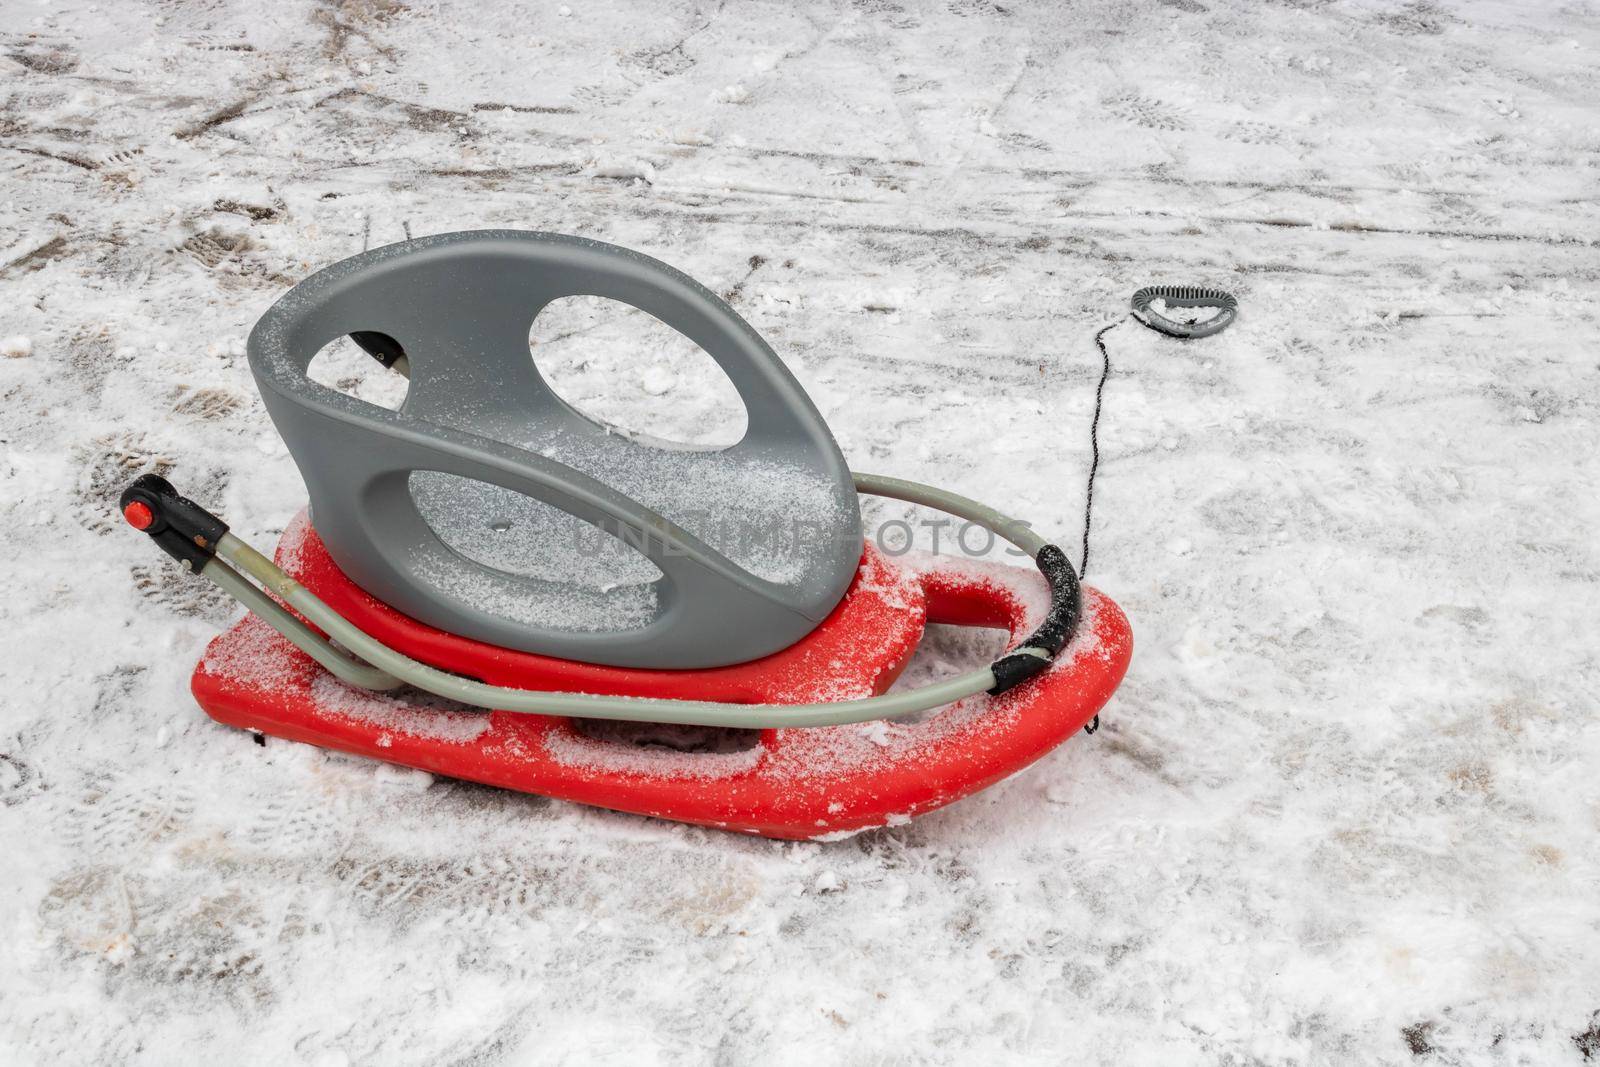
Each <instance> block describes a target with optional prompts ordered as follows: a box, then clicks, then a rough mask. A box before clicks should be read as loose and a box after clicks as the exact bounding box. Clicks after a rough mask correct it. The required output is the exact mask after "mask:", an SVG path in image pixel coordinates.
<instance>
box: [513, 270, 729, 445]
mask: <svg viewBox="0 0 1600 1067" xmlns="http://www.w3.org/2000/svg"><path fill="white" fill-rule="evenodd" d="M528 347H529V350H530V352H531V353H532V356H533V362H534V366H535V367H536V368H537V369H538V371H539V374H540V376H541V377H543V378H544V380H545V382H546V383H547V384H548V385H549V386H550V388H551V389H552V390H553V391H554V392H555V394H556V395H557V396H559V397H560V398H561V399H562V400H564V401H565V402H566V403H567V404H568V405H570V406H571V407H573V408H575V409H576V410H577V411H579V412H580V413H582V414H583V415H584V416H585V417H586V418H588V419H590V420H591V421H593V422H596V423H599V424H600V425H602V426H605V427H607V428H608V429H611V430H613V431H615V432H617V433H620V434H622V435H623V436H625V437H628V438H630V439H631V440H635V441H638V442H639V443H640V444H645V445H654V446H656V447H667V448H692V449H720V448H727V447H728V446H730V445H735V444H738V443H739V441H740V440H741V439H742V438H743V437H744V434H745V430H746V429H747V428H748V426H749V416H748V414H747V412H746V411H745V407H744V402H743V401H742V400H741V399H740V398H739V392H738V390H737V389H735V388H734V386H733V382H731V381H729V380H728V376H727V374H726V373H724V372H723V370H722V368H721V367H720V366H718V365H717V361H716V360H714V359H712V358H711V356H710V355H708V354H707V353H706V352H705V351H704V350H703V349H702V348H700V346H699V345H697V344H695V343H694V342H693V341H691V340H689V338H687V337H685V336H684V335H683V334H681V333H679V332H678V331H677V330H674V329H673V328H672V327H671V326H668V325H667V324H666V323H664V322H662V321H661V320H660V319H658V318H656V317H655V316H653V315H651V314H649V313H648V312H644V311H641V310H639V309H638V308H636V307H633V306H632V305H630V304H625V303H622V302H621V301H617V300H609V299H606V298H605V297H598V296H568V297H562V298H560V299H558V300H552V301H551V302H550V303H549V304H547V305H546V306H545V308H544V310H543V311H541V312H539V316H538V318H536V319H534V322H533V328H532V330H531V331H530V332H529V335H528Z"/></svg>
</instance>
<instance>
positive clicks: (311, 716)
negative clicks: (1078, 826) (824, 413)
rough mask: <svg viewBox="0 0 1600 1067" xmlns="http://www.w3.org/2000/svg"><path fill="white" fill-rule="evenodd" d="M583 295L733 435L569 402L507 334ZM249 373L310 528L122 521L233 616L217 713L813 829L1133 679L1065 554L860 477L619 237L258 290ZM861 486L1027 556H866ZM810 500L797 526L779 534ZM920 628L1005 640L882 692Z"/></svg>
mask: <svg viewBox="0 0 1600 1067" xmlns="http://www.w3.org/2000/svg"><path fill="white" fill-rule="evenodd" d="M574 292H578V293H590V294H595V295H600V296H608V297H612V298H614V299H619V300H623V301H625V302H628V303H631V304H634V305H635V306H637V307H640V308H642V309H643V310H645V311H647V312H649V313H651V314H653V315H656V316H657V317H658V318H661V319H664V320H665V321H666V322H668V323H669V324H670V325H673V326H675V327H677V328H678V329H679V330H680V331H681V332H682V333H684V334H686V335H687V336H688V337H690V339H691V340H694V341H695V342H697V343H698V344H700V345H701V347H702V348H704V349H705V350H706V351H707V352H708V353H709V354H710V355H712V356H713V357H714V358H715V359H716V360H717V361H718V363H719V364H720V365H721V366H722V368H723V369H724V370H725V371H726V372H727V374H728V376H729V378H730V380H731V381H732V382H733V384H734V385H735V387H736V388H737V389H738V390H739V393H740V397H741V399H742V400H743V401H744V403H745V405H746V408H747V410H748V412H749V424H750V430H749V432H748V433H747V434H746V436H745V438H744V439H743V440H741V441H740V442H739V443H738V444H736V445H733V446H731V447H729V448H727V449H722V450H720V451H681V450H669V449H663V448H660V447H655V446H652V445H648V444H642V443H639V442H636V441H633V440H631V439H629V438H626V437H623V436H619V435H616V434H614V433H612V432H611V431H610V430H609V429H607V428H604V427H601V426H599V425H597V424H595V423H593V422H591V421H590V420H588V419H587V418H586V417H584V416H582V415H581V414H579V413H577V412H576V411H574V410H573V409H571V408H569V407H567V406H566V405H565V403H564V402H562V401H560V399H559V398H557V397H556V396H555V394H554V393H552V392H551V391H550V390H549V389H548V387H547V386H546V385H545V384H544V382H543V380H542V379H541V378H540V377H539V375H538V373H537V371H536V370H535V369H534V366H533V362H532V360H530V359H529V358H528V354H527V346H526V343H525V338H526V337H527V334H528V325H529V322H530V321H531V318H532V316H533V315H534V314H536V313H537V310H538V309H539V308H542V307H543V306H544V305H545V304H547V303H549V301H551V300H552V299H556V298H558V297H560V296H563V295H568V294H570V293H574ZM377 323H381V324H382V325H383V326H384V332H382V333H377V332H374V331H373V329H372V327H373V325H374V324H377ZM342 335H349V336H351V337H352V338H353V339H354V340H355V341H356V342H357V343H358V344H360V345H361V347H362V348H364V349H366V350H367V351H368V352H369V353H370V354H372V355H373V356H374V358H376V359H377V360H378V361H379V362H380V363H383V364H384V365H385V366H386V367H391V368H392V369H396V370H399V371H401V372H402V373H406V374H408V376H409V377H410V380H411V381H410V391H409V394H408V396H407V399H406V402H405V404H404V405H403V406H402V407H401V409H400V410H399V411H388V410H385V409H380V408H377V407H375V406H373V405H370V404H366V403H364V402H362V401H359V400H356V399H354V398H352V397H349V396H346V395H344V394H341V393H337V392H335V391H333V390H331V389H328V388H326V387H324V386H321V385H319V384H317V383H315V382H313V381H312V380H311V379H310V378H309V377H308V375H307V373H306V371H307V368H308V367H309V364H310V361H311V359H312V357H313V356H314V355H315V354H316V353H317V351H318V350H319V349H321V348H322V347H323V346H324V345H325V344H327V343H328V342H329V341H331V340H333V339H335V338H337V337H339V336H342ZM250 361H251V367H252V370H253V371H254V373H255V375H256V379H257V383H258V385H260V387H261V390H262V395H263V397H264V399H265V400H266V401H267V407H268V410H269V412H270V413H271V414H272V417H273V419H274V421H275V422H276V423H277V425H278V428H279V430H280V432H281V433H282V434H283V436H284V439H285V441H286V442H287V443H288V444H289V447H290V451H291V452H292V453H293V455H294V457H295V459H296V461H297V462H298V463H299V465H300V468H301V472H302V475H303V476H304V477H305V480H306V483H307V487H308V489H309V491H310V496H311V516H313V517H314V521H315V528H313V524H312V521H311V520H308V519H307V517H306V516H304V515H302V516H301V517H300V518H298V519H296V520H295V522H294V523H292V524H291V526H290V527H289V529H288V530H287V531H286V532H285V533H284V535H283V538H282V541H281V542H280V544H279V546H278V551H277V553H276V559H275V561H273V560H268V559H266V558H265V557H263V556H261V555H260V554H258V553H256V552H255V551H254V550H252V549H250V548H249V546H248V545H245V544H244V543H243V542H242V541H240V540H239V539H238V538H236V537H234V536H233V535H232V534H231V533H229V532H228V527H227V525H226V524H225V523H223V522H222V521H221V520H220V519H218V518H217V517H216V516H214V515H212V514H211V513H209V512H207V511H206V510H205V509H204V508H201V507H200V506H199V505H197V504H195V503H193V502H192V501H190V500H187V499H185V498H184V497H181V496H179V495H178V494H177V492H176V491H175V490H173V488H172V487H171V486H170V485H168V484H167V483H166V482H165V481H163V480H162V479H160V478H156V477H153V476H146V477H144V478H141V479H139V480H138V481H136V482H135V483H134V484H133V485H131V486H129V488H128V489H127V491H126V492H125V493H124V494H123V499H122V506H123V514H124V516H125V517H126V518H127V520H128V521H129V523H130V524H132V525H133V526H135V527H136V528H138V529H140V530H143V531H144V532H146V533H147V534H149V535H150V536H151V537H152V538H153V539H154V540H155V541H156V542H157V543H158V544H159V545H160V546H161V547H162V548H163V549H165V550H166V551H167V552H168V553H169V554H170V555H172V556H173V557H174V558H175V559H177V560H178V561H179V562H180V563H181V564H182V565H183V566H185V567H188V568H189V569H191V570H193V571H196V572H197V573H199V574H200V575H202V576H205V577H207V578H209V579H211V580H212V581H214V582H216V583H217V584H218V585H220V586H221V587H222V588H223V589H224V590H226V591H227V592H228V593H230V594H231V595H233V596H234V597H236V598H237V599H239V600H240V601H241V602H242V603H243V604H244V605H245V606H246V607H247V608H249V610H250V612H251V614H249V615H247V616H246V617H245V618H244V619H243V620H242V621H241V622H239V623H238V624H236V625H235V626H234V627H233V628H232V629H230V630H229V631H227V632H226V633H224V634H223V635H221V636H220V637H218V638H217V639H216V640H214V641H213V642H212V644H211V646H210V647H209V648H208V649H207V651H206V653H205V655H204V657H203V658H202V659H201V661H200V664H199V666H198V667H197V668H196V670H195V674H194V678H193V683H192V688H193V691H194V694H195V697H196V699H197V700H198V701H199V703H200V704H201V706H202V707H203V708H204V709H205V710H206V712H207V713H208V714H210V715H211V716H212V717H213V718H215V719H217V720H218V721H220V722H223V723H227V724H229V725H232V726H236V727H240V728H244V729H248V730H253V731H259V732H262V733H267V734H272V735H275V736H279V737H284V738H289V739H292V740H296V741H302V742H307V743H310V744H315V745H320V746H323V747H327V748H330V749H337V750H341V751H345V752H351V753H356V754H359V755H363V756H370V757H373V758H376V759H381V760H386V761H389V762H391V763H396V764H402V765H405V766H409V767H416V768H420V769H422V770H426V771H429V772H432V773H435V774H440V775H445V776H449V777H454V778H460V779H466V780H471V781H476V782H482V783H485V784H489V785H494V786H499V787H503V788H508V789H517V790H523V791H526V792H533V793H539V794H543V795H547V796H552V797H559V798H561V799H565V800H570V801H575V802H578V803H583V804H591V805H595V806H599V807H604V808H611V809H614V810H618V811H626V812H633V813H637V814H641V815H649V816H657V817H661V818H668V819H675V820H679V821H683V822H690V823H697V824H701V825H706V826H714V827H719V828H724V829H729V830H737V831H742V832H747V833H755V834H762V835H765V836H769V837H779V838H802V839H816V838H828V837H832V836H835V835H844V834H849V833H852V832H855V831H859V830H862V829H865V828H868V827H875V826H883V825H894V824H897V823H899V822H902V821H904V820H907V819H909V818H911V817H913V816H916V815H919V814H922V813H924V812H927V811H931V810H933V809H935V808H938V807H941V806H943V805H945V804H948V803H950V802H952V801H954V800H957V799H959V798H961V797H963V796H967V795H969V794H971V793H973V792H975V791H977V790H979V789H982V788H984V787H986V786H988V785H991V784H993V783H994V782H997V781H999V780H1000V779H1002V778H1004V777H1006V776H1008V775H1010V774H1013V773H1015V772H1016V771H1018V770H1020V769H1021V768H1023V767H1025V766H1027V765H1028V764H1029V763H1031V762H1033V761H1034V760H1036V759H1038V758H1039V757H1040V756H1042V755H1044V754H1045V753H1047V752H1048V751H1050V750H1051V749H1052V748H1054V747H1055V746H1056V745H1058V744H1060V743H1061V742H1062V741H1064V740H1065V739H1066V738H1068V737H1070V736H1072V735H1073V734H1074V733H1075V732H1077V731H1078V730H1079V729H1080V728H1082V727H1083V726H1084V725H1085V724H1086V723H1088V722H1089V721H1090V720H1091V719H1092V718H1093V717H1094V716H1095V715H1096V714H1097V713H1098V712H1099V710H1100V708H1101V707H1102V706H1103V705H1104V704H1105V703H1106V701H1107V700H1109V699H1110V697H1111V694H1112V693H1113V691H1114V690H1115V689H1116V686H1117V684H1118V683H1119V682H1120V681H1121V678H1122V676H1123V673H1124V671H1125V670H1126V668H1127V664H1128V659H1129V656H1130V654H1131V649H1132V643H1131V635H1130V632H1129V628H1128V623H1127V620H1126V618H1125V617H1124V616H1123V614H1122V612H1121V611H1120V610H1119V609H1118V608H1117V606H1116V605H1115V604H1113V603H1112V602H1111V601H1110V600H1109V599H1108V598H1107V597H1105V596H1104V595H1102V594H1100V593H1098V592H1096V591H1094V590H1092V589H1084V588H1082V587H1080V585H1079V584H1078V581H1077V576H1076V574H1075V572H1074V571H1073V568H1072V566H1071V565H1070V564H1069V563H1068V562H1067V561H1066V557H1065V555H1064V554H1063V553H1062V552H1061V550H1060V549H1059V548H1056V547H1055V546H1054V545H1051V544H1049V543H1048V542H1046V541H1045V540H1044V539H1042V538H1040V537H1038V536H1037V535H1036V534H1034V533H1033V532H1032V531H1031V530H1029V529H1028V528H1027V527H1026V525H1025V524H1022V523H1019V522H1016V521H1015V520H1012V519H1008V518H1007V517H1005V516H1004V515H1001V514H1000V513H998V512H996V511H994V510H992V509H990V508H987V507H984V506H983V505H980V504H977V503H975V502H974V501H971V500H968V499H966V498H965V497H960V496H957V495H955V494H952V493H949V492H946V491H943V490H938V489H934V488H931V487H928V486H922V485H918V484H916V483H911V482H905V481H901V480H899V479H891V478H882V477H875V476H870V475H862V474H852V473H851V472H850V471H849V470H848V468H847V467H846V466H845V464H844V460H843V457H842V456H841V455H840V454H839V452H838V448H837V445H835V444H834V442H833V439H832V436H831V434H829V433H828V430H827V427H826V425H825V424H824V423H823V422H822V419H821V416H820V415H818V414H817V412H816V411H815V409H814V408H813V407H812V406H811V404H810V401H809V400H808V399H807V398H806V396H805V394H804V393H803V392H802V391H801V390H800V388H799V386H798V384H796V383H795V382H794V380H793V378H792V377H791V376H790V375H789V374H788V372H787V370H786V369H785V368H784V367H783V366H782V364H781V363H779V362H778V360H777V358H776V356H775V355H773V353H772V351H771V349H769V348H768V347H767V346H766V345H765V343H764V342H762V341H761V340H760V338H759V337H758V336H756V335H755V333H754V332H753V331H752V330H750V328H749V327H748V326H747V325H746V324H745V323H744V322H743V321H742V320H741V319H739V318H738V316H737V315H736V314H735V313H734V312H733V311H732V309H731V308H729V307H727V305H726V304H724V303H723V302H722V301H720V300H719V299H718V298H716V297H715V296H714V295H712V294H711V293H709V292H708V291H706V290H704V289H702V288H701V287H699V286H698V285H696V284H695V283H693V282H692V281H690V280H689V279H687V278H686V277H684V276H683V275H681V274H678V273H677V272H675V271H672V270H671V269H670V268H668V267H665V266H664V265H662V264H660V263H657V262H655V261H653V260H648V259H646V258H644V257H642V256H638V255H637V254H635V253H631V252H627V251H625V250H622V249H617V248H613V247H611V246H607V245H600V244H596V243H594V242H588V241H582V240H579V239H576V238H563V237H558V236H555V235H548V234H523V233H512V232H506V231H487V232H482V233H466V234H451V235H445V236H443V237H438V238H424V239H422V240H419V241H413V242H408V243H406V244H404V245H399V246H393V247H390V248H386V249H378V250H376V251H374V252H370V253H365V254H363V255H361V256H358V257H355V258H354V259H352V260H346V261H344V262H343V263H340V264H336V265H335V266H334V267H332V268H329V269H328V270H325V271H323V272H321V273H320V274H317V275H314V276H313V277H312V278H310V279H308V280H307V281H305V282H303V283H301V284H300V285H299V286H297V287H296V288H295V289H294V290H293V291H292V292H291V293H290V294H288V295H287V296H286V297H285V298H284V299H283V300H281V301H280V302H279V303H278V304H277V305H275V306H274V307H273V308H272V309H271V310H270V311H269V312H268V313H267V315H266V316H265V317H263V319H262V321H261V323H259V324H258V325H257V327H256V329H255V331H254V332H253V333H252V335H251V339H250ZM858 492H861V493H868V494H875V495H882V496H889V497H893V498H897V499H901V500H906V501H910V502H913V503H917V504H922V505H927V506H932V507H936V508H940V509H942V510H944V511H947V512H950V513H952V514H955V515H958V516H960V517H962V518H965V519H967V520H969V521H971V522H974V523H978V524H980V525H982V526H985V527H987V528H989V529H990V530H992V531H993V532H995V533H996V534H998V535H999V536H1000V537H1003V538H1004V539H1006V540H1008V541H1010V542H1012V543H1013V544H1015V545H1016V546H1017V547H1019V548H1021V549H1023V550H1024V551H1025V552H1027V553H1028V554H1029V555H1031V556H1033V557H1034V561H1035V563H1036V564H1037V566H1038V571H1037V572H1034V571H1028V570H1023V569H1020V568H1016V567H1010V566H1005V565H999V564H992V563H983V562H975V561H969V560H955V559H950V558H947V557H936V556H932V557H922V556H918V557H914V558H913V557H903V558H891V557H890V556H888V555H887V554H885V553H884V552H882V551H881V550H879V549H877V548H875V547H873V545H872V544H871V543H870V542H866V543H865V547H864V548H863V539H862V534H861V521H860V514H859V510H858V509H857V506H856V494H857V493H858ZM708 502H709V503H710V504H711V505H712V507H711V508H710V509H709V510H710V516H711V520H710V521H708V520H707V518H706V514H705V509H704V507H703V505H705V504H707V503H708ZM688 505H695V506H693V507H691V506H688ZM795 516H803V517H804V518H805V520H806V523H805V530H804V535H803V536H802V535H800V534H799V533H790V534H789V535H787V536H780V535H779V534H778V533H775V531H779V530H780V528H784V529H789V527H785V526H784V524H785V523H786V522H788V521H789V520H791V519H793V518H794V517H795ZM729 519H734V520H737V522H734V523H733V524H732V526H733V528H734V529H735V530H736V533H737V536H734V535H732V534H730V533H729V526H728V523H727V521H726V520H729ZM794 528H795V529H797V528H798V527H797V526H795V527H794ZM585 530H586V531H589V532H590V533H593V532H594V531H601V532H602V535H604V536H609V537H611V538H614V539H615V541H616V542H618V543H619V544H620V545H622V546H623V548H624V552H623V555H622V557H621V558H623V560H624V562H623V563H620V564H619V563H614V562H612V563H607V564H605V565H604V566H598V567H597V564H596V561H595V559H594V558H593V554H592V553H577V552H574V551H572V548H571V546H573V545H575V544H577V543H579V542H578V539H577V538H576V537H575V532H581V531H585ZM752 530H755V531H756V532H757V533H758V534H759V536H757V537H753V538H752V537H750V536H748V535H749V534H750V532H751V531H752ZM629 552H631V553H632V554H631V555H629V554H628V553H629ZM236 568H237V569H236ZM241 572H242V573H241ZM247 577H248V578H251V579H254V580H255V582H257V583H259V587H258V586H257V585H256V584H252V583H251V582H250V581H247V580H246V578H247ZM929 623H951V624H957V625H962V626H977V627H995V628H1000V629H1003V630H1006V631H1008V632H1009V635H1010V640H1009V641H1008V643H1007V649H1006V651H1005V652H1004V653H1003V654H1001V655H1000V656H999V657H998V658H997V659H995V661H994V662H993V663H991V664H990V665H989V666H988V667H986V668H983V669H981V670H976V671H970V672H967V673H965V674H962V675H958V676H957V677H954V678H951V679H948V680H946V681H942V682H938V683H933V684H929V685H925V686H922V687H920V688H917V689H909V690H907V689H896V690H894V691H890V687H891V686H892V685H893V683H894V681H895V680H896V678H897V677H898V676H899V674H900V672H901V670H902V669H903V668H904V667H905V665H906V663H907V662H908V660H909V659H910V658H911V655H912V653H913V652H914V651H915V649H916V647H917V644H918V642H919V640H920V639H921V637H922V635H923V631H924V628H925V626H926V625H927V624H929ZM696 731H698V732H696Z"/></svg>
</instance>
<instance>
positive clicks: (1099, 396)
mask: <svg viewBox="0 0 1600 1067" xmlns="http://www.w3.org/2000/svg"><path fill="white" fill-rule="evenodd" d="M1122 323H1123V320H1122V319H1118V320H1117V321H1116V322H1113V323H1112V324H1111V325H1110V326H1106V327H1103V328H1102V329H1101V330H1100V332H1099V333H1097V334H1095V335H1094V343H1095V345H1096V346H1098V347H1099V349H1100V384H1099V385H1096V386H1095V387H1094V418H1093V419H1092V420H1091V421H1090V423H1089V485H1088V488H1087V490H1086V491H1085V492H1084V495H1083V560H1082V563H1081V564H1080V565H1079V567H1078V577H1079V578H1082V577H1083V576H1084V575H1085V574H1086V573H1088V570H1089V528H1090V527H1091V526H1092V525H1094V476H1095V475H1096V474H1098V473H1099V472H1100V408H1101V406H1102V405H1103V404H1104V403H1105V395H1106V379H1107V378H1110V377H1111V351H1110V349H1108V348H1106V341H1105V337H1106V334H1108V333H1110V332H1111V331H1112V330H1113V329H1115V328H1116V327H1118V326H1121V325H1122ZM1098 729H1100V716H1099V715H1098V714H1096V715H1095V717H1094V718H1093V719H1091V720H1089V723H1088V725H1086V726H1085V727H1084V728H1083V732H1084V733H1086V734H1092V733H1094V732H1095V731H1096V730H1098Z"/></svg>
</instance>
